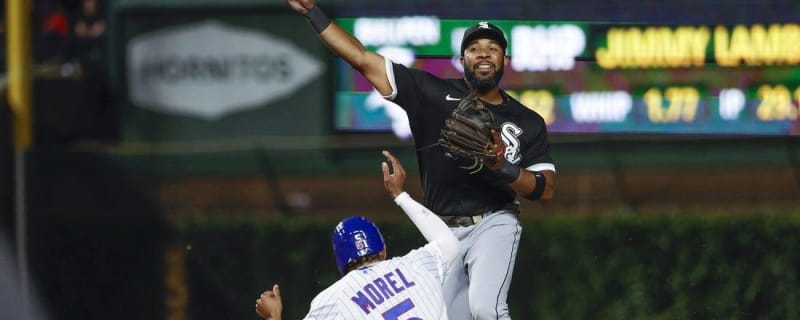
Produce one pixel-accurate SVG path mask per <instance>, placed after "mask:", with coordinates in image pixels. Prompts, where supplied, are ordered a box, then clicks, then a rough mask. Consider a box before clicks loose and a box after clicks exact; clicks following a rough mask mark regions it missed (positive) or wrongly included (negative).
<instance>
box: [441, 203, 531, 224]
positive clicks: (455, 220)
mask: <svg viewBox="0 0 800 320" xmlns="http://www.w3.org/2000/svg"><path fill="white" fill-rule="evenodd" d="M501 211H510V212H513V213H517V214H519V205H518V204H516V203H511V204H508V205H506V207H505V208H502V209H499V210H491V211H488V212H486V213H479V214H475V215H471V216H439V218H441V219H442V221H444V223H445V224H446V225H447V226H448V227H469V226H471V225H475V224H478V222H481V220H483V219H484V218H486V217H487V216H489V215H490V214H493V213H496V212H501Z"/></svg>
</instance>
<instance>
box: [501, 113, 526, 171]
mask: <svg viewBox="0 0 800 320" xmlns="http://www.w3.org/2000/svg"><path fill="white" fill-rule="evenodd" d="M520 135H522V129H521V128H520V127H519V126H517V125H516V124H515V123H513V122H505V123H503V124H502V125H501V126H500V137H501V138H502V139H503V143H505V144H506V152H505V155H504V156H505V158H506V160H507V161H508V162H511V163H513V164H517V163H518V162H519V160H520V159H522V156H521V155H520V150H519V149H520V145H519V136H520Z"/></svg>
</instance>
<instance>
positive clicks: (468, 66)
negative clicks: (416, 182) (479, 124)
mask: <svg viewBox="0 0 800 320" xmlns="http://www.w3.org/2000/svg"><path fill="white" fill-rule="evenodd" d="M286 2H287V3H288V4H289V6H290V7H291V8H292V9H293V10H294V11H296V12H297V13H299V14H302V15H303V16H304V17H305V18H306V19H307V20H308V22H309V23H310V24H311V26H312V27H313V28H314V29H315V30H316V31H317V32H318V33H319V37H320V39H322V41H323V42H324V43H325V44H326V45H327V46H328V47H329V48H330V49H331V50H332V51H333V53H335V54H336V55H338V56H339V57H341V58H342V59H344V60H345V61H346V62H347V63H349V64H350V65H351V66H352V67H353V68H354V69H355V70H357V71H358V72H360V73H361V74H362V75H363V76H364V78H365V79H366V80H367V81H369V82H370V84H372V86H373V87H374V88H375V90H377V91H378V92H379V93H380V94H381V95H383V97H384V98H385V99H387V100H390V101H392V102H394V103H395V104H397V105H399V106H400V107H402V108H403V109H404V110H405V111H406V113H407V115H408V119H409V123H410V127H411V132H412V135H413V137H414V144H415V146H416V151H417V159H418V161H419V168H420V175H421V181H422V189H423V191H424V195H425V198H424V201H423V204H424V205H425V206H426V207H427V208H429V209H430V210H431V211H433V212H435V213H436V214H438V215H440V218H441V219H442V220H443V221H445V223H446V224H447V225H448V226H449V227H450V230H451V231H452V232H453V233H454V234H455V235H456V236H457V237H458V239H459V247H460V257H459V258H458V259H459V260H458V261H459V263H457V264H455V265H454V268H456V269H454V270H453V271H452V272H451V273H450V275H451V276H450V277H448V279H447V280H446V283H445V287H444V295H445V300H446V301H447V305H448V310H449V316H450V319H454V320H462V319H510V315H509V311H508V305H507V302H506V300H507V295H508V290H509V287H510V285H511V278H512V273H513V270H514V263H515V261H516V255H517V249H518V244H519V239H520V234H521V231H522V228H521V226H520V224H519V220H518V218H519V203H518V202H517V200H516V199H517V197H520V198H525V199H528V200H532V201H540V202H542V203H548V202H549V201H550V200H551V199H553V196H554V193H555V191H554V184H555V165H554V164H553V160H552V159H551V156H550V147H549V142H548V136H547V127H546V126H545V123H544V119H543V118H542V117H541V116H540V115H539V114H537V113H536V112H535V111H533V110H531V109H529V108H527V107H525V106H524V105H522V104H521V103H519V102H518V101H517V100H515V99H514V98H512V97H511V96H509V95H508V94H507V93H506V92H505V91H503V90H501V89H500V88H499V87H498V84H499V82H500V79H501V78H502V76H503V70H504V69H505V66H506V64H507V63H508V62H509V58H508V57H507V56H506V54H505V53H506V48H507V46H508V42H507V40H506V37H505V34H504V32H503V30H501V29H500V28H498V27H497V26H495V25H493V24H491V23H488V22H479V23H477V24H475V25H473V26H472V27H470V28H468V29H467V30H466V31H465V32H464V35H463V38H462V42H461V49H460V50H461V57H460V61H461V64H462V66H463V67H464V77H463V78H454V79H443V78H440V77H437V76H435V75H432V74H430V73H428V72H425V71H422V70H416V69H412V68H408V67H406V66H404V65H402V64H398V63H393V62H392V61H390V60H389V59H386V58H384V57H383V56H381V55H379V54H377V53H375V52H370V51H367V50H366V49H365V48H364V46H363V45H362V44H361V43H360V42H359V41H358V39H356V38H354V37H353V36H352V35H350V34H348V33H347V32H345V31H344V30H343V29H342V28H341V27H339V26H338V25H336V24H335V23H333V22H332V21H331V19H330V18H329V17H328V16H327V15H326V14H325V13H324V12H323V11H322V10H321V9H320V8H319V7H317V6H315V5H314V1H313V0H286ZM468 96H476V97H477V98H479V99H480V101H481V102H482V103H483V105H484V106H486V108H488V109H489V110H490V112H491V113H492V114H493V116H494V118H495V119H496V120H497V121H498V123H499V129H500V132H499V136H500V138H501V139H502V143H503V144H504V146H500V147H501V148H502V147H505V148H504V152H501V153H500V154H499V155H498V158H497V160H498V161H497V162H496V163H498V164H502V165H500V166H497V167H492V168H486V169H484V170H481V171H480V172H469V171H467V170H465V169H464V168H463V167H462V166H461V162H459V159H458V158H457V157H454V156H453V155H452V154H450V153H448V151H447V150H446V149H445V148H444V147H442V146H441V145H440V144H439V143H438V141H439V139H440V132H441V131H442V129H443V127H444V126H445V121H446V120H447V119H448V118H449V117H450V116H451V114H452V112H453V110H454V109H456V107H457V106H458V104H459V102H460V101H461V99H462V98H465V97H468Z"/></svg>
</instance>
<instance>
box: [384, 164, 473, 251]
mask: <svg viewBox="0 0 800 320" xmlns="http://www.w3.org/2000/svg"><path fill="white" fill-rule="evenodd" d="M383 155H384V156H386V159H387V160H388V162H389V163H391V168H390V167H389V163H387V162H383V163H381V170H382V171H383V186H384V188H386V193H388V194H389V196H390V197H392V199H394V202H395V203H396V204H397V205H398V206H400V208H401V209H403V211H404V212H405V213H406V215H408V217H409V218H410V219H411V221H412V222H413V223H414V225H416V226H417V229H419V231H420V233H422V235H423V236H424V237H425V239H426V240H428V242H435V243H436V244H437V245H438V246H439V250H441V251H442V256H443V257H444V259H445V260H446V261H447V262H448V264H450V263H452V262H453V260H455V258H456V256H457V255H458V239H456V237H455V236H454V235H453V233H452V232H450V229H449V228H448V227H447V225H446V224H444V222H443V221H442V219H440V218H439V216H437V215H436V214H434V213H433V212H431V211H430V210H428V208H425V207H424V206H423V205H421V204H420V203H419V202H417V201H416V200H414V199H412V198H411V196H409V195H408V193H406V192H405V191H403V188H404V187H405V182H406V170H405V168H403V165H402V164H401V163H400V160H398V159H397V158H395V156H394V155H392V154H391V153H389V151H383Z"/></svg>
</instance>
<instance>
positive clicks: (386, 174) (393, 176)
mask: <svg viewBox="0 0 800 320" xmlns="http://www.w3.org/2000/svg"><path fill="white" fill-rule="evenodd" d="M383 155H384V156H385V157H386V160H389V163H391V165H392V167H391V168H390V167H389V164H388V163H386V161H384V162H382V163H381V170H382V171H383V187H384V188H385V189H386V193H388V194H389V196H390V197H392V199H394V198H396V197H397V196H398V195H399V194H401V193H403V187H405V184H406V169H404V168H403V164H401V163H400V160H397V158H395V156H394V155H392V154H391V153H389V151H386V150H384V151H383ZM392 169H394V172H392Z"/></svg>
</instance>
